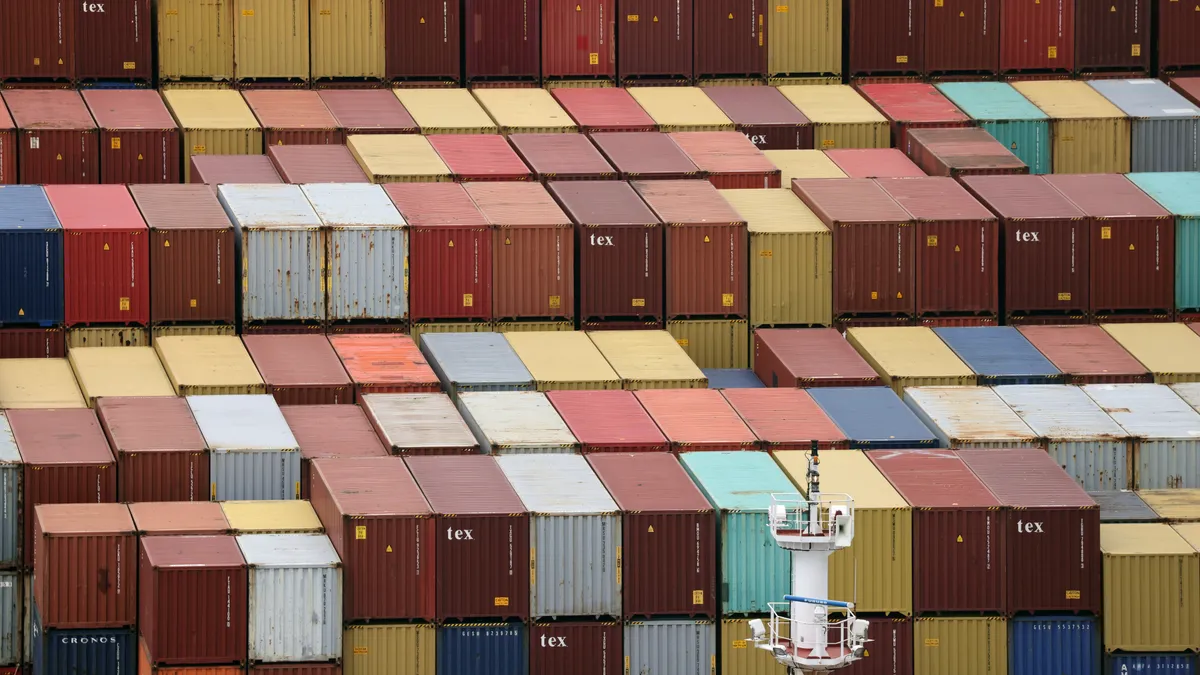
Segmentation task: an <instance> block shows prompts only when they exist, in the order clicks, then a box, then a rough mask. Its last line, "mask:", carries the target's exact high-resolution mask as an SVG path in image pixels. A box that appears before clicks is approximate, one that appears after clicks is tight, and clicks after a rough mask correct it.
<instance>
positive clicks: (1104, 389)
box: [1083, 384, 1200, 489]
mask: <svg viewBox="0 0 1200 675" xmlns="http://www.w3.org/2000/svg"><path fill="white" fill-rule="evenodd" d="M1083 391H1084V393H1085V394H1087V395H1088V396H1089V397H1090V398H1091V399H1092V400H1093V401H1095V402H1096V403H1097V405H1099V406H1100V407H1101V408H1102V409H1104V411H1105V412H1106V413H1108V415H1109V416H1110V417H1112V419H1113V420H1114V421H1115V422H1116V423H1117V424H1120V425H1121V428H1122V429H1124V430H1125V431H1126V433H1127V434H1129V436H1130V437H1131V438H1134V439H1136V440H1137V445H1136V447H1134V449H1133V452H1134V458H1135V459H1134V465H1133V473H1132V476H1133V480H1132V482H1131V484H1130V485H1128V488H1129V489H1166V488H1196V487H1200V481H1198V480H1197V477H1196V476H1195V472H1194V471H1192V470H1190V469H1188V467H1190V466H1193V465H1194V464H1195V461H1196V457H1197V456H1198V455H1200V447H1198V445H1197V442H1196V440H1195V438H1196V436H1197V433H1196V432H1197V431H1200V415H1198V414H1197V413H1196V411H1195V410H1193V409H1192V407H1191V406H1190V405H1188V403H1187V402H1186V401H1184V400H1183V399H1181V398H1180V397H1179V396H1178V395H1176V394H1175V392H1173V391H1171V389H1170V388H1168V387H1165V386H1163V385H1158V384H1089V385H1087V386H1085V387H1084V388H1083Z"/></svg>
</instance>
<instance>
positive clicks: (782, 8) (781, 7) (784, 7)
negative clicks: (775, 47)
mask: <svg viewBox="0 0 1200 675" xmlns="http://www.w3.org/2000/svg"><path fill="white" fill-rule="evenodd" d="M939 1H940V0H939ZM775 11H776V12H777V13H779V14H786V13H787V11H788V6H787V5H775Z"/></svg>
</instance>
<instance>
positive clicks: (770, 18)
mask: <svg viewBox="0 0 1200 675" xmlns="http://www.w3.org/2000/svg"><path fill="white" fill-rule="evenodd" d="M765 11H766V14H767V76H768V77H786V76H789V75H831V76H836V75H841V74H842V0H819V1H818V2H801V1H800V0H779V1H778V2H776V3H774V7H772V6H770V5H768V6H767V8H766V10H765Z"/></svg>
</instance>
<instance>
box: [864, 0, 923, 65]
mask: <svg viewBox="0 0 1200 675" xmlns="http://www.w3.org/2000/svg"><path fill="white" fill-rule="evenodd" d="M849 2H850V30H849V32H848V33H847V34H846V39H847V40H849V41H850V73H849V74H850V75H851V76H852V77H853V76H857V75H918V74H921V73H923V72H925V35H924V33H925V5H926V4H927V3H926V2H922V1H921V0H903V1H897V0H849Z"/></svg>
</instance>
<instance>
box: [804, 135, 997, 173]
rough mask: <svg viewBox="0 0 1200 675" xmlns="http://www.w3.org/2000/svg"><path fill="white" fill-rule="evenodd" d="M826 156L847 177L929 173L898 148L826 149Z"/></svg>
mask: <svg viewBox="0 0 1200 675" xmlns="http://www.w3.org/2000/svg"><path fill="white" fill-rule="evenodd" d="M985 133H986V132H985ZM825 156H826V157H828V158H829V161H831V162H833V163H834V164H835V165H836V166H837V168H838V169H840V170H841V172H842V173H844V174H846V177H847V178H922V177H924V176H926V175H927V174H926V173H925V172H924V171H922V170H921V167H919V166H917V165H916V164H914V163H913V161H912V160H911V159H909V158H908V157H906V156H905V154H904V153H903V152H900V151H899V150H897V149H896V148H847V149H842V150H826V151H825Z"/></svg>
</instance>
